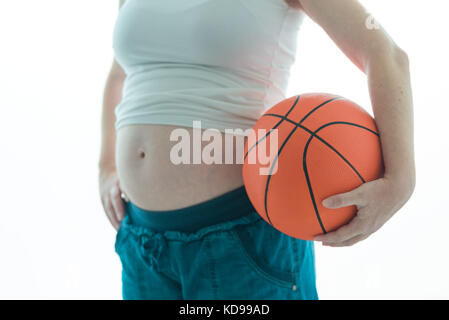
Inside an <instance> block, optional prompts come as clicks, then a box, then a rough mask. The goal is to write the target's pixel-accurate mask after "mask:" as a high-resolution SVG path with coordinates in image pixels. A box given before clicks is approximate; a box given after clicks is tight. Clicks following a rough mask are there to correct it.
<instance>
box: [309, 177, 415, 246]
mask: <svg viewBox="0 0 449 320" xmlns="http://www.w3.org/2000/svg"><path fill="white" fill-rule="evenodd" d="M412 191H413V184H411V183H408V182H406V181H403V180H401V181H399V179H396V178H388V177H383V178H380V179H377V180H373V181H369V182H366V183H364V184H362V185H361V186H359V187H358V188H356V189H354V190H352V191H349V192H346V193H341V194H338V195H334V196H331V197H328V198H326V199H324V200H323V202H322V204H323V205H324V206H325V207H327V208H330V209H337V208H342V207H346V206H351V205H355V206H356V207H357V214H356V216H355V217H354V218H353V219H352V220H351V221H350V222H349V223H348V224H346V225H344V226H342V227H340V228H339V229H337V230H335V231H333V232H330V233H327V234H323V235H319V236H317V237H315V239H314V240H316V241H322V242H323V245H325V246H331V247H345V246H352V245H353V244H355V243H357V242H360V241H362V240H364V239H366V238H368V237H369V236H370V235H371V234H373V233H374V232H376V231H377V230H379V228H380V227H382V226H383V225H384V224H385V222H387V221H388V220H389V219H390V218H391V217H392V216H393V215H394V214H395V213H396V212H397V211H398V210H399V209H400V208H401V207H402V206H403V205H404V204H405V203H406V202H407V200H408V199H409V198H410V196H411V194H412Z"/></svg>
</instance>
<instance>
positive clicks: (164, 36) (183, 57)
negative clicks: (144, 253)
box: [114, 0, 302, 210]
mask: <svg viewBox="0 0 449 320" xmlns="http://www.w3.org/2000/svg"><path fill="white" fill-rule="evenodd" d="M301 18H302V13H300V12H298V10H296V9H293V8H290V7H289V6H288V5H287V4H286V3H285V2H284V1H283V0H228V1H221V0H192V1H189V2H185V1H179V2H177V1H175V2H166V1H157V2H156V1H154V2H153V1H152V2H149V1H146V0H145V1H144V0H128V1H127V2H126V3H125V6H124V7H122V9H121V12H120V15H119V18H118V20H117V23H116V28H115V33H114V49H115V53H116V58H117V60H118V62H119V63H120V64H121V65H122V67H123V68H124V70H125V72H126V74H127V79H126V80H125V84H124V91H123V98H122V102H121V103H120V105H119V106H118V107H117V110H116V116H117V122H116V128H117V146H116V161H117V170H118V175H119V180H120V185H121V188H122V191H123V192H124V193H125V194H126V195H127V197H128V198H129V199H130V200H131V201H132V202H134V203H135V204H136V205H137V206H139V207H141V208H143V209H147V210H171V209H176V208H181V207H185V206H189V205H192V204H195V203H198V202H202V201H205V200H208V199H210V198H213V197H215V196H218V195H220V194H223V193H225V192H227V191H230V190H232V189H235V188H238V187H239V186H241V185H242V184H243V181H242V176H241V169H242V167H241V164H239V163H235V162H236V161H235V160H234V163H233V164H206V163H201V164H178V165H177V164H174V163H173V162H172V161H171V159H170V152H171V150H172V147H173V146H174V145H175V144H176V142H174V141H170V134H171V133H172V131H173V130H174V129H176V128H180V127H182V128H184V129H185V130H187V132H188V133H189V134H190V137H191V138H192V139H193V134H192V133H193V129H192V128H188V127H189V126H190V125H191V124H192V121H195V120H200V121H203V123H202V124H203V128H205V127H207V128H216V129H217V130H220V131H223V130H224V128H230V129H235V128H239V129H243V130H246V129H248V128H251V127H252V125H253V124H254V123H255V122H256V121H257V119H258V117H259V116H260V115H261V114H262V113H263V112H264V111H265V110H266V109H267V108H268V107H270V106H272V105H273V104H274V103H276V102H278V101H280V100H282V99H283V98H285V89H286V87H287V82H288V74H289V67H290V66H291V65H292V64H293V62H294V58H295V57H294V53H295V49H296V32H297V31H298V29H299V25H300V22H301V20H302V19H301ZM222 139H223V143H222V146H223V147H222V150H221V152H222V154H223V157H224V153H225V151H226V152H231V151H232V153H233V154H234V155H236V154H238V152H237V151H238V150H237V148H238V146H236V144H235V143H234V145H233V146H232V147H230V146H229V145H228V146H226V144H225V143H224V135H223V137H222ZM206 144H207V142H203V146H205V145H206ZM226 147H227V148H228V150H225V148H226ZM191 151H193V150H191ZM239 151H240V152H241V150H239Z"/></svg>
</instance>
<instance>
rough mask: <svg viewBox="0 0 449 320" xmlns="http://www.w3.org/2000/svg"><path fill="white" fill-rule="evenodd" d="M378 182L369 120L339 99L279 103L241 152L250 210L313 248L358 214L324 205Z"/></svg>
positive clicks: (378, 159)
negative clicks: (314, 242)
mask: <svg viewBox="0 0 449 320" xmlns="http://www.w3.org/2000/svg"><path fill="white" fill-rule="evenodd" d="M259 129H262V130H263V129H264V130H265V131H259ZM275 129H277V130H275ZM276 135H277V139H275V138H273V137H276ZM260 155H264V156H265V157H263V156H260ZM382 174H383V161H382V153H381V146H380V140H379V134H378V132H377V128H376V124H375V122H374V119H373V118H372V117H371V116H370V115H369V114H368V113H367V112H366V111H365V110H363V109H362V108H361V107H360V106H358V105H357V104H355V103H354V102H352V101H349V100H347V99H345V98H343V97H340V96H337V95H331V94H324V93H309V94H303V95H300V96H293V97H290V98H287V99H285V100H283V101H281V102H279V103H278V104H276V105H274V106H273V107H272V108H270V109H269V110H268V111H267V112H265V113H264V114H263V115H262V117H261V118H260V119H259V120H258V121H257V123H256V124H255V126H254V128H253V131H252V132H251V134H250V135H249V136H248V139H247V142H246V144H245V158H244V164H243V180H244V183H245V188H246V191H247V193H248V196H249V199H250V200H251V203H252V204H253V206H254V208H255V209H256V210H257V212H258V213H259V215H260V216H261V217H262V218H263V219H265V221H267V222H268V223H270V224H271V225H272V226H273V227H274V228H276V229H278V230H279V231H281V232H283V233H285V234H287V235H289V236H292V237H294V238H299V239H304V240H312V239H313V238H314V237H315V236H317V235H319V234H323V233H327V232H329V231H333V230H335V229H337V228H338V227H340V226H342V225H344V224H346V223H348V222H349V221H350V220H351V218H353V217H354V215H355V213H356V207H355V206H349V207H343V208H339V209H328V208H325V207H324V206H323V205H322V204H321V202H322V200H323V199H325V198H327V197H329V196H332V195H335V194H338V193H343V192H347V191H350V190H352V189H355V188H356V187H358V186H360V185H361V184H362V183H364V182H367V181H371V180H375V179H378V178H379V177H381V175H382Z"/></svg>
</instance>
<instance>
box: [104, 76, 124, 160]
mask: <svg viewBox="0 0 449 320" xmlns="http://www.w3.org/2000/svg"><path fill="white" fill-rule="evenodd" d="M123 79H124V77H123V75H122V74H119V73H116V72H114V71H111V73H110V74H109V76H108V79H107V81H106V85H105V89H104V95H103V108H102V119H101V151H100V159H99V166H100V168H115V139H116V136H115V127H114V123H115V114H114V110H115V107H116V106H117V104H118V103H119V102H120V100H121V99H122V94H121V92H122V87H123Z"/></svg>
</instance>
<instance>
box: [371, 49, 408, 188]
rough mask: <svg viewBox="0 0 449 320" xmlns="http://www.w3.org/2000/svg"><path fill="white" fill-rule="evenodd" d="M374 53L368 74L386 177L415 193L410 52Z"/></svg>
mask: <svg viewBox="0 0 449 320" xmlns="http://www.w3.org/2000/svg"><path fill="white" fill-rule="evenodd" d="M390 49H391V48H388V49H387V50H384V51H386V52H382V49H379V53H378V54H374V55H373V57H371V58H370V59H369V61H368V63H367V69H366V74H367V77H368V86H369V92H370V96H371V102H372V106H373V112H374V117H375V119H376V124H377V127H378V131H379V134H380V140H381V144H382V153H383V159H384V165H385V175H384V177H386V178H389V179H392V180H394V181H397V182H398V183H399V184H400V185H403V186H404V188H410V190H409V192H411V191H412V190H413V188H414V184H415V162H414V146H413V99H412V89H411V85H410V74H409V65H408V57H407V55H406V54H405V53H404V52H403V51H402V50H400V49H398V48H393V49H391V50H390Z"/></svg>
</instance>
